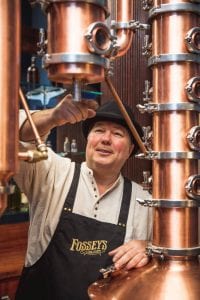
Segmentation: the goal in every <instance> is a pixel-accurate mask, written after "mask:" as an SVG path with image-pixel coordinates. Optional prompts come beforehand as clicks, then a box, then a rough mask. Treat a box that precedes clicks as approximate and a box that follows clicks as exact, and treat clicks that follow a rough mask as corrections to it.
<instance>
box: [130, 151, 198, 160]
mask: <svg viewBox="0 0 200 300" xmlns="http://www.w3.org/2000/svg"><path fill="white" fill-rule="evenodd" d="M135 157H137V158H143V159H149V160H153V159H200V152H189V151H188V152H186V151H185V152H183V151H182V152H180V151H165V152H164V151H162V152H159V151H149V152H147V154H144V153H139V154H137V155H135Z"/></svg>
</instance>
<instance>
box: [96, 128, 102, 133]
mask: <svg viewBox="0 0 200 300" xmlns="http://www.w3.org/2000/svg"><path fill="white" fill-rule="evenodd" d="M94 132H97V133H98V132H99V133H101V132H103V129H102V128H95V130H94Z"/></svg>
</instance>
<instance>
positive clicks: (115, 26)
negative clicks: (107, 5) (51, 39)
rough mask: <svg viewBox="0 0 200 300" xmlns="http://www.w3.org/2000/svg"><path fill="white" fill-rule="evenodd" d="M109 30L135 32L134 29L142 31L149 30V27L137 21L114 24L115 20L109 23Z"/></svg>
mask: <svg viewBox="0 0 200 300" xmlns="http://www.w3.org/2000/svg"><path fill="white" fill-rule="evenodd" d="M111 28H112V29H114V30H116V29H130V30H136V29H142V30H149V29H150V25H149V24H143V23H140V22H139V21H135V20H130V21H128V22H116V21H115V20H112V21H111Z"/></svg>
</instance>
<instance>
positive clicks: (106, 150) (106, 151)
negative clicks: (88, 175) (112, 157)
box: [96, 148, 113, 154]
mask: <svg viewBox="0 0 200 300" xmlns="http://www.w3.org/2000/svg"><path fill="white" fill-rule="evenodd" d="M96 151H97V152H99V153H103V154H112V153H113V151H112V150H110V149H105V148H98V149H96Z"/></svg>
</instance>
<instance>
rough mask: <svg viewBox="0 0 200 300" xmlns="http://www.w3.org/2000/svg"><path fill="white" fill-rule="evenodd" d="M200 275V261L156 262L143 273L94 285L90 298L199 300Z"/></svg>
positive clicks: (98, 299)
mask: <svg viewBox="0 0 200 300" xmlns="http://www.w3.org/2000/svg"><path fill="white" fill-rule="evenodd" d="M199 274H200V265H199V263H198V260H197V259H194V260H190V261H174V260H168V261H160V260H158V259H153V260H152V262H151V263H150V264H148V265H147V266H145V267H143V268H141V269H135V270H132V271H129V272H126V271H124V272H121V274H118V275H117V276H116V277H111V278H107V279H104V280H99V282H97V283H94V284H92V285H91V286H90V287H89V296H90V299H94V300H100V299H101V300H108V299H110V300H118V299H121V300H122V299H123V300H125V299H127V300H132V299H134V300H147V299H148V300H172V299H173V300H174V299H176V300H199V295H200V285H199ZM113 276H114V275H113Z"/></svg>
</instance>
